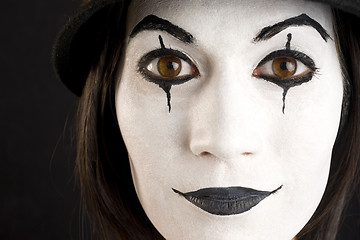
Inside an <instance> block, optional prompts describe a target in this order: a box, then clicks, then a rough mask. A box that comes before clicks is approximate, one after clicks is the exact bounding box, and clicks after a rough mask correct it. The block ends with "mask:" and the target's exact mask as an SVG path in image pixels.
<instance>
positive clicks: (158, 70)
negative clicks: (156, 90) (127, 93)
mask: <svg viewBox="0 0 360 240" xmlns="http://www.w3.org/2000/svg"><path fill="white" fill-rule="evenodd" d="M139 72H140V73H142V74H143V75H144V77H145V78H146V79H147V80H149V81H150V82H154V83H158V84H160V83H164V82H167V83H170V84H174V85H176V84H181V83H184V82H186V81H189V80H190V79H192V78H195V77H197V76H199V70H198V68H197V67H196V66H195V64H194V63H193V62H192V61H191V60H190V58H189V57H187V56H186V55H185V54H183V53H181V52H179V51H176V50H172V49H158V50H155V51H152V52H150V53H148V54H146V55H145V56H144V57H143V58H142V59H141V60H140V62H139Z"/></svg>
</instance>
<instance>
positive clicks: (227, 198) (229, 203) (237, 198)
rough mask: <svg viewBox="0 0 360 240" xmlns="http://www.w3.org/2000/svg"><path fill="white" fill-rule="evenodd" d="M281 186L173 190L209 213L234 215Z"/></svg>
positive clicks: (246, 209) (251, 206)
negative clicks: (262, 188)
mask: <svg viewBox="0 0 360 240" xmlns="http://www.w3.org/2000/svg"><path fill="white" fill-rule="evenodd" d="M281 188H282V185H281V186H280V187H278V188H277V189H275V190H273V191H271V192H268V191H259V190H255V189H252V188H245V187H226V188H203V189H199V190H197V191H194V192H187V193H182V192H180V191H179V190H176V189H174V188H173V189H172V190H173V191H174V192H175V193H177V194H180V195H181V196H183V197H184V198H185V199H186V200H188V201H189V202H191V203H192V204H194V205H195V206H197V207H199V208H201V209H202V210H204V211H206V212H208V213H211V214H215V215H234V214H240V213H243V212H246V211H249V210H250V209H251V208H253V207H255V206H256V205H257V204H258V203H260V202H261V201H262V200H264V199H265V198H266V197H268V196H270V195H271V194H273V193H275V192H277V191H278V190H280V189H281Z"/></svg>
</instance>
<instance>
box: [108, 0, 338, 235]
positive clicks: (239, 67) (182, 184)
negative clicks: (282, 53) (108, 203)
mask: <svg viewBox="0 0 360 240" xmlns="http://www.w3.org/2000/svg"><path fill="white" fill-rule="evenodd" d="M302 13H306V14H307V15H308V16H310V17H311V18H313V19H315V20H316V21H318V22H319V23H320V24H321V25H322V26H323V28H324V29H326V31H327V32H328V33H329V35H330V36H331V38H332V39H335V38H334V33H333V30H332V29H333V28H332V17H331V10H330V8H329V7H327V6H324V5H321V4H318V3H312V2H302V1H279V0H271V1H259V0H257V1H252V2H251V4H249V1H238V0H236V1H235V0H233V1H226V2H224V1H220V0H214V1H204V0H199V1H191V0H182V1H170V0H163V1H155V0H153V1H140V0H135V1H132V3H131V5H130V8H129V14H128V19H127V34H128V36H129V35H130V33H131V31H132V29H133V28H134V27H135V25H136V24H137V23H138V22H140V21H141V20H142V19H143V18H144V17H146V16H147V15H150V14H154V15H156V16H158V17H161V18H163V19H166V20H168V21H170V22H172V23H173V24H175V25H177V26H179V27H181V28H183V29H185V30H186V31H188V32H189V33H191V34H192V35H193V36H194V38H195V41H194V44H186V43H183V42H181V41H179V40H178V39H176V38H174V37H173V36H171V35H170V34H168V33H166V32H164V31H159V30H156V31H142V32H140V33H138V34H137V35H136V36H134V37H133V38H129V39H128V41H126V43H125V51H124V55H123V62H122V64H121V66H120V68H119V73H118V85H117V90H116V99H115V103H116V112H117V118H118V122H119V127H120V130H121V133H122V136H123V138H124V141H125V144H126V147H127V149H128V152H129V159H130V164H131V171H132V176H133V182H134V185H135V188H136V191H137V195H138V197H139V200H140V202H141V204H142V206H143V208H144V210H145V212H146V214H147V216H148V217H149V219H150V220H151V222H152V223H153V224H154V226H155V227H156V228H157V229H158V231H159V232H160V233H161V234H162V235H163V236H164V237H165V238H166V239H242V240H250V239H252V240H254V239H256V240H261V239H267V240H289V239H292V238H293V237H294V236H295V235H296V234H297V233H298V232H299V231H300V230H301V229H302V228H303V227H304V225H305V224H306V223H307V222H308V220H309V219H310V217H311V216H312V214H313V213H314V211H315V210H316V208H317V206H318V204H319V202H320V200H321V198H322V195H323V193H324V190H325V187H326V183H327V180H328V173H329V167H330V162H331V153H332V148H333V144H334V141H335V139H336V135H337V132H338V126H339V121H340V114H341V103H342V96H343V85H342V75H341V69H340V64H339V61H338V57H337V52H336V46H335V42H334V41H333V40H332V39H328V41H327V42H326V41H324V39H323V38H322V37H321V36H320V34H319V33H318V32H317V31H316V30H315V29H314V28H312V27H309V26H300V27H289V28H287V29H285V30H284V31H281V32H280V33H278V34H277V35H275V36H274V37H272V38H271V39H269V40H266V41H260V42H254V41H253V39H254V37H255V36H256V34H257V33H259V31H260V30H261V29H262V28H264V27H266V26H269V25H273V24H275V23H277V22H280V21H283V20H285V19H287V18H291V17H295V16H298V15H300V14H302ZM210 16H211V17H210ZM288 33H291V34H292V40H291V45H290V48H291V49H296V50H297V51H300V52H302V53H304V54H306V55H307V56H309V57H311V59H312V60H313V61H314V62H315V66H316V68H317V70H316V71H315V75H314V76H313V78H312V79H311V80H310V81H308V82H306V83H303V84H301V85H299V86H294V87H292V88H290V89H289V90H288V92H287V96H286V100H285V101H286V109H285V111H284V113H283V112H282V107H283V101H282V97H283V89H282V88H281V87H279V86H278V85H276V84H274V83H272V82H269V81H266V80H264V79H263V78H261V77H255V76H253V74H254V70H255V69H256V68H257V66H258V64H259V62H260V61H261V60H262V59H263V58H264V57H265V56H266V55H268V54H269V53H271V52H273V51H276V50H281V49H285V44H286V43H287V41H288V38H287V35H288ZM159 35H161V37H162V39H163V42H164V45H165V47H166V48H170V47H171V49H176V50H178V51H180V52H183V53H184V54H186V55H187V56H188V57H189V58H190V59H191V60H192V62H193V63H194V64H195V66H196V67H197V69H198V70H199V73H200V75H199V76H197V77H196V78H193V79H192V80H189V81H188V82H186V83H183V84H180V85H176V86H173V87H172V88H171V105H172V109H171V112H170V113H169V109H168V106H167V99H166V94H165V93H164V91H163V90H162V89H161V88H160V87H159V86H158V85H156V84H154V83H152V82H149V81H148V80H147V79H146V78H145V77H144V76H143V74H142V73H140V72H139V71H138V69H139V61H140V59H141V58H142V57H143V56H144V55H146V54H147V53H148V52H150V51H153V50H155V49H158V48H160V47H161V45H160V43H159V37H158V36H159ZM301 68H302V70H306V69H307V68H306V67H305V68H304V66H301ZM255 73H258V72H257V71H255ZM281 185H282V186H283V187H282V189H280V190H279V191H277V192H276V193H275V194H272V195H271V196H269V197H268V198H266V199H265V200H263V201H262V202H260V203H259V204H258V205H257V206H255V207H253V208H252V209H251V210H249V211H247V212H244V213H242V214H237V215H230V216H218V215H213V214H209V213H208V212H205V211H203V210H201V209H200V208H198V207H196V206H194V205H193V204H191V203H190V202H188V201H186V200H185V198H184V197H182V196H180V195H179V194H176V193H174V192H173V191H172V188H176V189H178V190H180V191H182V192H190V191H196V190H198V189H201V188H206V187H230V186H242V187H248V188H254V189H257V190H263V191H273V190H274V189H276V188H278V187H279V186H281Z"/></svg>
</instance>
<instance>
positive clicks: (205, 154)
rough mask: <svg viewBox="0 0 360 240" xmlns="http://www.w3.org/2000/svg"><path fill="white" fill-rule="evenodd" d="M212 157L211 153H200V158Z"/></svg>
mask: <svg viewBox="0 0 360 240" xmlns="http://www.w3.org/2000/svg"><path fill="white" fill-rule="evenodd" d="M210 155H212V154H211V153H209V152H202V153H200V155H199V156H200V157H207V156H210Z"/></svg>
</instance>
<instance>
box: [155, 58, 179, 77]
mask: <svg viewBox="0 0 360 240" xmlns="http://www.w3.org/2000/svg"><path fill="white" fill-rule="evenodd" d="M157 67H158V71H159V73H160V75H161V76H162V77H166V78H173V77H176V76H177V75H178V74H179V73H180V71H181V60H180V59H179V58H177V57H171V56H167V57H161V58H160V59H159V61H158V64H157Z"/></svg>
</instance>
